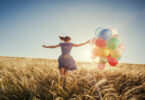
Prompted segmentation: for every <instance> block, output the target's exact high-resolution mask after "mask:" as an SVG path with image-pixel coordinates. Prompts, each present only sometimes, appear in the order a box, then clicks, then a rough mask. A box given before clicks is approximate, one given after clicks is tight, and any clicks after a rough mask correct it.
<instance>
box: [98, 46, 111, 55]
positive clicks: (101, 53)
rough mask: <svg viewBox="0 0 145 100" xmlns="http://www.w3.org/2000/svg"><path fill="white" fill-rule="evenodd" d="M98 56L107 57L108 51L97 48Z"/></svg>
mask: <svg viewBox="0 0 145 100" xmlns="http://www.w3.org/2000/svg"><path fill="white" fill-rule="evenodd" d="M98 55H99V56H100V57H107V56H108V55H109V50H108V49H106V48H99V49H98Z"/></svg>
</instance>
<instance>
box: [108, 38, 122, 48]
mask: <svg viewBox="0 0 145 100" xmlns="http://www.w3.org/2000/svg"><path fill="white" fill-rule="evenodd" d="M119 44H120V43H119V40H118V39H117V38H111V39H109V40H108V41H107V43H106V45H107V47H108V48H109V49H116V48H117V47H118V46H119Z"/></svg>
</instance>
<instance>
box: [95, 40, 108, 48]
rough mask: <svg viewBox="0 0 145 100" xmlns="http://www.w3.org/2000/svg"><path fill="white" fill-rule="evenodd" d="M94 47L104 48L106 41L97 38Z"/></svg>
mask: <svg viewBox="0 0 145 100" xmlns="http://www.w3.org/2000/svg"><path fill="white" fill-rule="evenodd" d="M95 44H96V46H98V47H100V48H103V47H105V46H106V41H105V40H103V39H101V38H98V39H97V40H96V42H95Z"/></svg>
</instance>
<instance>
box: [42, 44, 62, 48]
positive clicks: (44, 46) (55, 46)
mask: <svg viewBox="0 0 145 100" xmlns="http://www.w3.org/2000/svg"><path fill="white" fill-rule="evenodd" d="M42 47H43V48H57V47H59V44H58V45H53V46H46V45H42Z"/></svg>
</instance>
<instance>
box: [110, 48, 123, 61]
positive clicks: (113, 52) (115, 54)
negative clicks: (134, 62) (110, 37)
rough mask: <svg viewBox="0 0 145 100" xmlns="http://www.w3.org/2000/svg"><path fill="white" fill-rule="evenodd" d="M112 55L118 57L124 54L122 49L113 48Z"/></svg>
mask: <svg viewBox="0 0 145 100" xmlns="http://www.w3.org/2000/svg"><path fill="white" fill-rule="evenodd" d="M110 55H111V57H113V58H116V59H118V58H120V57H121V56H122V51H121V50H120V49H115V50H111V51H110Z"/></svg>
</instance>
